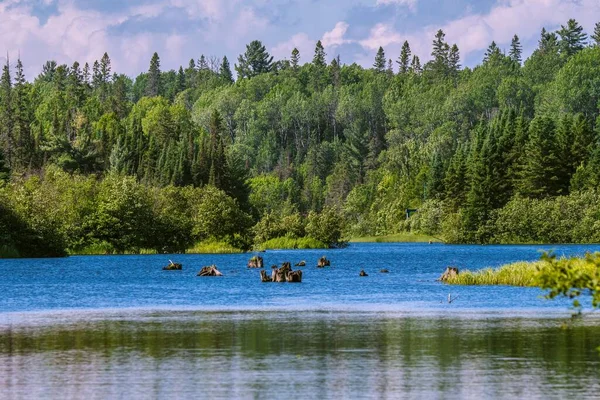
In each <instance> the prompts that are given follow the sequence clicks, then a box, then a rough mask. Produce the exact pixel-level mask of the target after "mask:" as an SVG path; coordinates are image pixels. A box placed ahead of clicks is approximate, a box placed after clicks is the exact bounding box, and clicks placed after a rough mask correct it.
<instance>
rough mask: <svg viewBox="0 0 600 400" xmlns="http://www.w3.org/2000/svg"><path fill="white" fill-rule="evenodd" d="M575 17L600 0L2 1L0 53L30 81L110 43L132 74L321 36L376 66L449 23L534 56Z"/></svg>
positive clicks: (481, 46) (89, 57)
mask: <svg viewBox="0 0 600 400" xmlns="http://www.w3.org/2000/svg"><path fill="white" fill-rule="evenodd" d="M568 18H575V19H577V20H578V21H579V22H580V23H581V24H582V25H583V26H584V28H586V30H587V31H588V32H590V31H591V30H592V29H593V26H594V24H595V23H596V22H598V21H600V0H0V53H1V54H7V53H8V54H9V56H10V57H11V61H12V60H14V59H16V57H17V56H18V55H19V54H20V56H21V59H22V60H23V62H24V64H25V67H26V73H27V74H28V77H29V78H30V79H31V78H32V77H33V76H34V75H36V74H37V73H38V72H39V71H40V70H41V65H42V64H43V62H44V61H46V60H48V59H54V60H56V61H57V62H59V63H66V64H71V63H72V62H73V61H75V60H77V61H80V62H82V63H83V62H86V61H87V62H90V63H91V62H93V61H94V60H95V59H99V58H100V57H101V56H102V54H103V53H104V52H105V51H107V52H108V53H109V54H110V56H111V58H112V60H113V71H118V72H124V73H127V74H128V75H131V76H134V75H136V74H138V73H139V72H142V71H144V70H146V69H147V67H148V64H149V60H150V57H151V55H152V53H153V52H154V51H157V52H158V53H159V55H160V56H161V61H162V66H163V69H170V68H178V67H179V65H181V64H184V65H187V63H188V60H189V59H190V58H195V59H197V58H198V57H199V56H200V54H205V55H207V56H211V55H214V56H222V55H227V56H228V57H229V59H230V61H232V62H233V60H235V59H237V55H238V54H239V53H241V52H243V50H244V48H245V44H246V43H248V42H250V41H251V40H253V39H259V40H262V41H263V43H264V44H265V45H266V46H267V48H268V49H269V51H270V52H271V53H272V54H274V55H275V56H276V57H277V58H286V57H288V58H289V54H290V52H291V50H292V49H293V48H294V47H297V48H298V49H299V50H300V53H301V56H302V61H309V60H310V59H311V58H312V53H313V50H314V45H315V42H316V41H317V40H319V39H321V40H322V41H323V44H324V45H325V48H326V51H327V53H328V57H329V58H332V57H333V56H335V55H337V54H340V56H341V58H342V61H343V62H344V63H352V62H358V63H360V64H362V65H365V66H369V65H371V64H372V62H373V58H374V55H375V52H376V50H377V48H378V47H379V46H383V47H384V49H385V50H386V55H387V56H388V58H393V59H396V58H397V57H398V54H399V52H400V46H401V45H402V43H403V42H404V40H408V41H409V42H410V44H411V47H412V48H413V50H414V52H415V53H417V54H418V55H419V56H421V58H422V60H426V59H427V58H428V57H429V53H430V51H431V50H430V48H431V41H432V38H433V35H434V34H435V31H436V30H437V29H439V28H442V29H443V30H444V31H445V32H446V33H447V39H448V41H449V42H450V43H457V44H458V46H459V48H460V51H461V56H462V62H463V64H464V65H468V66H474V65H476V64H477V63H478V62H479V61H480V59H481V55H482V53H483V51H484V50H485V48H486V47H487V46H488V45H489V43H490V42H491V41H492V40H495V41H496V42H497V43H498V44H499V45H500V46H501V47H503V48H506V47H507V46H508V44H509V43H510V39H511V38H512V36H513V35H514V34H515V33H516V34H518V35H519V36H520V37H521V39H522V42H523V44H524V46H525V51H526V53H527V54H529V53H530V52H531V51H532V50H533V48H534V47H535V44H536V42H537V39H538V37H539V32H540V30H541V28H542V27H546V28H547V29H556V28H558V27H560V25H561V24H564V23H565V22H566V20H567V19H568Z"/></svg>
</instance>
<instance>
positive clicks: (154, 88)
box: [146, 53, 161, 97]
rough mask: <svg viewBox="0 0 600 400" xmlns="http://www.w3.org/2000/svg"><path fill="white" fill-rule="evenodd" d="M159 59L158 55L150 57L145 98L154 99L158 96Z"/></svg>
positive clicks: (159, 87) (159, 82)
mask: <svg viewBox="0 0 600 400" xmlns="http://www.w3.org/2000/svg"><path fill="white" fill-rule="evenodd" d="M160 78H161V77H160V58H159V57H158V53H154V54H153V55H152V59H151V60H150V68H149V69H148V81H147V82H146V96H148V97H155V96H158V95H159V94H160V89H161V81H160Z"/></svg>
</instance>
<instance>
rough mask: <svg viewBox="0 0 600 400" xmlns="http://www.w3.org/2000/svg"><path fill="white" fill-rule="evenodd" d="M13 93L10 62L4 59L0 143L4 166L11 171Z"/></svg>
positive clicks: (1, 81) (13, 145)
mask: <svg viewBox="0 0 600 400" xmlns="http://www.w3.org/2000/svg"><path fill="white" fill-rule="evenodd" d="M12 100H13V93H12V77H11V73H10V61H9V59H8V56H7V57H6V64H4V67H3V68H2V77H1V78H0V101H1V105H2V107H1V109H0V143H2V149H3V150H4V156H5V160H6V164H7V166H8V167H9V168H11V169H12V167H13V163H14V153H15V150H16V149H15V140H14V136H13V135H14V132H13V121H14V120H13V117H14V115H13V102H12Z"/></svg>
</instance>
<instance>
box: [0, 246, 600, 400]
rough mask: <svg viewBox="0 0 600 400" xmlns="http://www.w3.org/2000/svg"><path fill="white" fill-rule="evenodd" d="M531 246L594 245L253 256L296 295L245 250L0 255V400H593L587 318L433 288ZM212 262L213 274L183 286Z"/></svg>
mask: <svg viewBox="0 0 600 400" xmlns="http://www.w3.org/2000/svg"><path fill="white" fill-rule="evenodd" d="M540 250H554V251H555V252H556V254H558V255H562V254H565V255H583V254H584V253H585V252H586V251H600V246H446V245H437V244H433V245H428V244H356V245H351V246H350V247H348V248H347V249H342V250H327V251H323V250H320V251H270V252H267V253H264V254H262V256H263V257H264V258H265V264H266V266H267V270H270V268H269V266H270V265H272V264H280V263H281V262H284V261H291V262H293V263H296V262H298V261H301V260H306V262H307V266H306V267H304V268H302V269H303V270H304V276H303V283H301V284H276V283H261V282H260V279H259V272H258V270H249V269H247V268H246V263H247V261H248V259H249V257H250V255H248V254H242V255H214V256H213V255H172V256H163V255H159V256H114V257H113V256H104V257H71V258H66V259H45V260H0V397H1V398H7V399H20V398H91V399H94V398H124V399H130V398H165V397H168V398H288V399H289V398H335V399H337V398H477V399H478V398H488V397H493V398H525V397H526V398H594V397H598V393H600V356H599V354H600V353H599V352H598V351H597V350H596V348H597V347H598V346H600V317H599V316H597V315H596V313H587V314H586V315H585V316H584V317H583V318H580V319H577V320H575V321H572V322H569V316H570V310H569V305H570V302H569V301H567V300H554V301H547V300H544V299H542V296H543V292H542V291H540V290H538V289H533V288H513V287H498V286H496V287H454V286H452V287H450V286H445V285H443V284H440V283H438V282H436V279H437V278H438V277H439V275H440V274H441V273H442V272H443V270H444V269H445V267H446V266H449V265H455V266H458V267H460V268H469V269H479V268H484V267H488V266H492V267H495V266H499V265H502V264H505V263H508V262H512V261H519V260H535V259H538V258H539V256H540V253H539V251H540ZM322 255H326V256H327V257H328V258H329V259H330V260H331V262H332V266H331V267H330V268H326V269H317V268H316V267H315V265H316V262H317V259H318V258H319V257H320V256H322ZM169 259H172V260H173V261H175V262H181V263H182V264H183V271H162V270H161V268H162V266H164V265H166V264H168V262H169ZM210 264H217V266H218V267H219V269H220V270H221V272H223V273H224V275H225V276H224V277H221V278H200V277H196V276H195V275H196V273H197V272H198V271H199V270H200V268H201V267H202V266H204V265H210ZM382 268H387V269H389V270H390V273H389V274H381V273H379V271H380V270H381V269H382ZM361 269H364V270H365V271H366V272H367V273H368V274H369V276H368V277H359V276H358V273H359V271H360V270H361ZM448 295H451V296H452V297H453V298H456V300H455V301H453V302H452V303H451V304H449V303H448V302H447V298H448ZM565 322H568V323H565ZM562 325H565V327H562Z"/></svg>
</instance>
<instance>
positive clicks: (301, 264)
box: [296, 261, 306, 267]
mask: <svg viewBox="0 0 600 400" xmlns="http://www.w3.org/2000/svg"><path fill="white" fill-rule="evenodd" d="M296 267H306V261H300V262H299V263H298V264H296Z"/></svg>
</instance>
